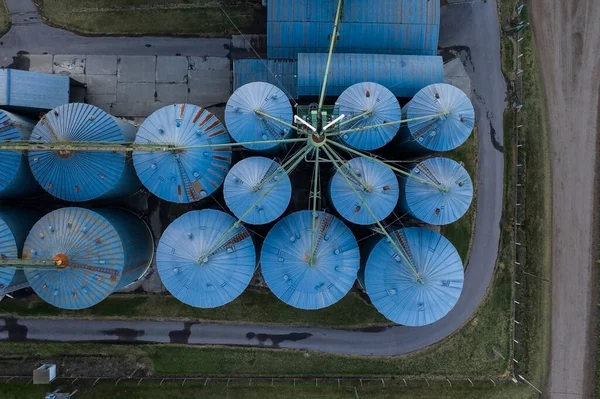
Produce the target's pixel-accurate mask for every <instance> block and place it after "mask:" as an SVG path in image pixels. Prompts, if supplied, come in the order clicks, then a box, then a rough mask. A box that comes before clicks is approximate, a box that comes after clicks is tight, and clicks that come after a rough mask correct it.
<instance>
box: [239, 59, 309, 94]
mask: <svg viewBox="0 0 600 399" xmlns="http://www.w3.org/2000/svg"><path fill="white" fill-rule="evenodd" d="M297 75H298V62H297V61H295V60H260V59H241V60H234V61H233V89H234V90H237V89H239V88H240V87H242V86H244V85H245V84H248V83H251V82H268V83H270V84H272V85H275V86H277V87H279V88H280V89H281V90H283V92H284V93H286V95H287V96H288V97H290V98H298V89H297V85H298V82H297Z"/></svg>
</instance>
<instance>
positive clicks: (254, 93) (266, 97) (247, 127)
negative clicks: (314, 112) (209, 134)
mask: <svg viewBox="0 0 600 399" xmlns="http://www.w3.org/2000/svg"><path fill="white" fill-rule="evenodd" d="M255 111H260V112H263V113H265V114H268V115H270V116H272V117H274V118H277V119H280V120H282V121H283V122H285V123H287V124H289V125H291V124H292V119H293V117H294V113H293V112H292V105H291V104H290V101H289V99H288V97H287V96H286V94H285V93H284V92H283V91H282V90H281V89H279V88H278V87H276V86H274V85H272V84H270V83H265V82H253V83H248V84H245V85H244V86H242V87H240V88H239V89H237V90H236V91H234V92H233V94H232V95H231V97H230V98H229V100H228V101H227V106H226V107H225V124H226V125H227V130H228V131H229V134H230V135H231V137H232V138H233V139H234V140H235V141H237V142H238V143H244V142H253V141H258V142H260V141H263V140H269V141H271V140H279V139H285V138H288V137H289V136H290V135H291V134H292V130H291V129H290V128H289V127H287V126H285V125H282V124H281V123H277V122H276V121H274V120H272V119H268V118H265V117H264V116H261V115H258V114H256V113H255ZM278 146H279V145H278V144H277V143H266V144H248V145H244V147H246V148H249V149H251V150H256V151H261V150H269V149H273V148H276V147H278Z"/></svg>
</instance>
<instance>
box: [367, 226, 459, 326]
mask: <svg viewBox="0 0 600 399" xmlns="http://www.w3.org/2000/svg"><path fill="white" fill-rule="evenodd" d="M390 236H391V238H392V240H393V243H394V245H393V244H392V241H390V240H388V239H387V238H385V237H382V238H381V239H380V240H379V241H378V242H377V244H376V245H374V246H373V247H372V249H371V250H370V251H369V253H368V254H367V256H366V257H363V267H362V268H361V278H362V276H364V281H363V282H362V285H363V287H364V288H365V290H366V292H367V294H368V295H369V298H370V299H371V302H372V303H373V305H374V306H375V307H376V308H377V310H378V311H379V312H380V313H381V314H383V315H384V316H385V317H387V318H388V319H389V320H391V321H393V322H394V323H398V324H401V325H404V326H411V327H418V326H424V325H427V324H431V323H434V322H435V321H437V320H439V319H441V318H442V317H444V316H445V315H446V314H448V312H449V311H450V310H451V309H452V308H453V307H454V305H455V304H456V302H457V301H458V298H459V297H460V294H461V292H462V288H463V282H464V271H463V264H462V261H461V259H460V256H459V255H458V252H457V251H456V249H455V248H454V246H453V245H452V244H451V243H450V241H448V240H447V239H446V238H445V237H443V236H442V235H441V234H439V233H437V232H435V231H432V230H429V229H424V228H421V227H409V228H402V229H398V230H395V231H393V232H392V233H391V234H390ZM398 251H401V253H399V252H398ZM363 268H364V270H363Z"/></svg>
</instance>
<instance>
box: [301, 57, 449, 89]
mask: <svg viewBox="0 0 600 399" xmlns="http://www.w3.org/2000/svg"><path fill="white" fill-rule="evenodd" d="M326 64H327V54H299V55H298V95H300V96H316V95H319V93H320V91H321V84H322V81H323V75H324V74H325V65H326ZM365 81H368V82H375V83H379V84H380V85H383V86H385V87H387V88H388V89H389V90H391V91H392V93H394V95H395V96H396V97H412V96H413V95H415V93H417V92H418V91H419V90H421V89H422V88H423V87H425V86H427V85H430V84H432V83H439V82H443V81H444V67H443V62H442V57H438V56H420V55H387V54H337V53H334V54H333V56H332V62H331V68H330V72H329V80H328V82H327V95H329V96H339V95H340V94H341V93H342V92H343V91H344V90H346V89H347V88H348V87H350V86H352V85H353V84H356V83H360V82H365Z"/></svg>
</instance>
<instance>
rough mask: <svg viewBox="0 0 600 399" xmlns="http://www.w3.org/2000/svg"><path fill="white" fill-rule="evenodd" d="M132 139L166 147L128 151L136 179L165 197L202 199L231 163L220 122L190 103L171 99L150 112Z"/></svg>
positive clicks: (175, 200)
mask: <svg viewBox="0 0 600 399" xmlns="http://www.w3.org/2000/svg"><path fill="white" fill-rule="evenodd" d="M135 142H136V144H157V145H158V144H164V145H165V146H170V147H172V150H170V151H143V150H140V151H135V152H134V153H133V163H134V165H135V170H136V172H137V174H138V176H139V178H140V180H141V181H142V183H143V184H144V186H146V188H147V189H148V190H150V192H152V193H153V194H154V195H156V196H157V197H159V198H161V199H163V200H165V201H170V202H178V203H190V202H196V201H200V200H201V199H203V198H206V197H207V196H209V195H211V194H212V193H213V192H214V191H215V190H217V189H218V188H219V187H220V186H221V184H223V180H224V179H225V175H226V173H227V171H228V170H229V166H230V165H231V147H230V146H228V144H229V143H230V140H229V135H228V134H227V131H226V130H225V127H224V126H223V124H222V123H221V122H220V121H219V119H217V117H216V116H215V115H213V114H212V113H211V112H209V111H207V110H205V109H204V108H202V107H198V106H196V105H191V104H172V105H167V106H166V107H163V108H161V109H159V110H157V111H155V112H154V113H153V114H152V115H150V116H149V117H148V118H147V119H146V120H145V121H144V123H142V125H141V126H140V129H139V131H138V134H137V137H136V139H135ZM221 145H222V146H221Z"/></svg>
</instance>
